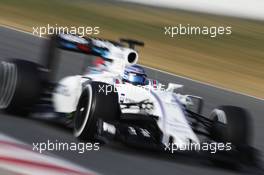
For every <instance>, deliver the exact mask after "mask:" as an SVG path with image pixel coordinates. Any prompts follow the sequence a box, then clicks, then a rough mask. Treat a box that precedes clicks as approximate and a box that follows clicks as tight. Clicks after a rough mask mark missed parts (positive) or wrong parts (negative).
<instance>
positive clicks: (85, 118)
mask: <svg viewBox="0 0 264 175" xmlns="http://www.w3.org/2000/svg"><path fill="white" fill-rule="evenodd" d="M106 86H108V87H110V86H111V87H112V91H111V92H110V93H107V94H106V93H105V92H102V91H101V92H100V87H106ZM104 89H105V88H104ZM119 118H120V106H119V102H118V94H117V92H114V86H112V85H109V84H106V83H102V82H90V83H88V84H87V85H86V87H85V88H84V89H83V92H82V94H81V97H80V99H79V102H78V106H77V110H76V112H75V116H74V135H75V137H77V138H78V139H80V140H85V141H97V140H96V138H95V134H96V132H97V121H98V119H102V120H104V121H116V120H118V119H119Z"/></svg>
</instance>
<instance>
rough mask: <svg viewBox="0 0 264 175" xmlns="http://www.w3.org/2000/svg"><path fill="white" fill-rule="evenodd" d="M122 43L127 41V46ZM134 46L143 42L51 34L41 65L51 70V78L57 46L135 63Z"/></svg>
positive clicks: (135, 52)
mask: <svg viewBox="0 0 264 175" xmlns="http://www.w3.org/2000/svg"><path fill="white" fill-rule="evenodd" d="M123 43H127V44H128V46H125V45H124V44H123ZM135 46H144V43H143V42H140V41H137V40H132V39H121V40H120V42H117V41H112V40H106V39H100V38H93V37H80V36H78V35H72V34H59V35H52V36H51V37H50V39H49V41H48V44H47V50H45V52H46V53H44V58H43V65H44V67H45V68H47V69H48V70H49V71H50V72H51V73H50V76H51V78H52V76H54V72H53V70H54V69H56V66H57V65H58V63H59V57H58V55H57V54H58V51H57V48H60V49H63V50H69V51H74V52H79V53H84V54H87V55H93V56H99V57H102V58H104V59H110V60H113V61H117V60H118V61H121V62H123V63H124V64H125V65H129V64H136V63H137V61H138V52H137V51H136V50H135Z"/></svg>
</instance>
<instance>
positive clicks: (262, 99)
mask: <svg viewBox="0 0 264 175" xmlns="http://www.w3.org/2000/svg"><path fill="white" fill-rule="evenodd" d="M1 26H2V27H4V28H7V29H10V30H15V31H17V32H21V33H25V34H28V35H31V36H34V37H38V38H43V39H47V37H40V36H37V35H33V33H31V32H27V31H24V30H21V29H17V28H14V27H11V26H7V25H1ZM141 66H143V67H145V68H147V69H151V70H154V71H157V72H161V73H163V74H168V75H170V76H174V77H178V78H182V79H185V80H189V81H193V82H196V83H199V84H203V85H207V86H210V87H214V88H218V89H221V90H224V91H228V92H231V93H235V94H239V95H243V96H247V97H250V98H254V99H256V100H260V101H264V98H259V97H256V96H253V95H248V94H245V93H242V92H237V91H234V90H231V89H228V88H224V87H220V86H217V85H213V84H210V83H206V82H202V81H199V80H194V79H191V78H188V77H184V76H181V75H176V74H173V73H170V72H167V71H163V70H159V69H156V68H152V67H148V66H145V65H141Z"/></svg>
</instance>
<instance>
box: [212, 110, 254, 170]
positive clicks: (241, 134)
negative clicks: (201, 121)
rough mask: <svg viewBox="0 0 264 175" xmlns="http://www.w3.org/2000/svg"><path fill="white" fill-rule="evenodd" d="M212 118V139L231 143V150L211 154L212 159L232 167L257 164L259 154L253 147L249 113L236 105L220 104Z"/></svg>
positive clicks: (222, 165)
mask: <svg viewBox="0 0 264 175" xmlns="http://www.w3.org/2000/svg"><path fill="white" fill-rule="evenodd" d="M210 118H211V119H212V121H213V123H212V127H211V131H210V135H211V139H212V140H213V141H216V142H218V143H224V144H227V143H228V144H231V145H230V146H231V150H229V151H217V153H215V154H210V156H209V157H210V158H211V161H212V162H213V163H214V164H215V165H217V166H221V167H232V168H239V167H240V163H242V164H249V162H250V163H251V164H255V165H257V162H258V156H257V154H256V151H255V149H253V148H252V147H251V141H252V130H251V127H252V126H251V125H252V123H251V117H250V115H249V113H248V112H247V111H246V110H245V109H243V108H240V107H236V106H220V107H218V108H216V109H214V110H213V111H212V113H211V115H210Z"/></svg>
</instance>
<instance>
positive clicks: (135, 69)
mask: <svg viewBox="0 0 264 175" xmlns="http://www.w3.org/2000/svg"><path fill="white" fill-rule="evenodd" d="M146 78H147V75H146V73H145V70H144V68H143V67H141V66H139V65H132V66H127V67H126V68H125V72H124V76H123V78H122V80H123V82H127V83H130V84H133V85H145V83H146Z"/></svg>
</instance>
